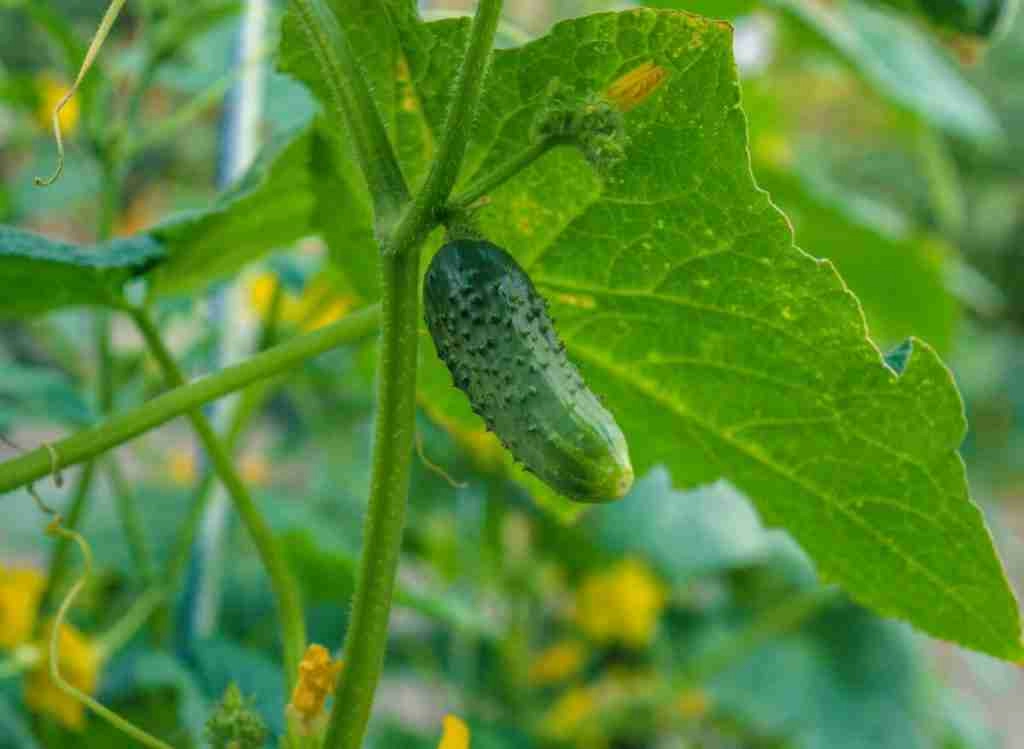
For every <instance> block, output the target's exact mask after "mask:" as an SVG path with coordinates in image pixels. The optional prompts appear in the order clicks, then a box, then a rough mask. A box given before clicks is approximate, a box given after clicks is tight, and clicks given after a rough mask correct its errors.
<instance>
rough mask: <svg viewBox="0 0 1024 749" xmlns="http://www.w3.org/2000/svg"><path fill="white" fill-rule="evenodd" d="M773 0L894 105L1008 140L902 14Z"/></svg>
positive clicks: (981, 138) (944, 125)
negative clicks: (903, 18) (831, 48)
mask: <svg viewBox="0 0 1024 749" xmlns="http://www.w3.org/2000/svg"><path fill="white" fill-rule="evenodd" d="M773 2H774V3H775V4H776V5H777V6H778V7H779V8H781V9H782V10H784V11H785V12H786V13H787V14H788V15H789V16H790V17H792V18H794V19H796V20H798V21H799V22H800V23H801V24H803V25H804V26H805V27H806V28H807V29H809V30H810V31H812V32H813V33H814V34H816V35H817V36H819V37H820V38H821V39H823V40H824V41H826V42H828V44H830V45H831V46H832V47H833V48H834V49H835V50H836V51H837V52H838V53H839V54H840V55H841V56H842V57H843V58H845V59H846V61H847V62H848V63H849V64H850V65H851V66H852V67H853V69H854V70H856V71H857V72H858V73H860V74H861V75H862V76H864V78H866V79H867V80H868V81H869V82H870V83H872V84H873V85H874V86H875V88H877V89H878V91H879V92H880V93H881V94H882V95H884V96H885V97H887V98H888V99H889V100H890V101H892V102H893V103H894V104H896V105H898V106H900V107H904V108H906V109H909V110H910V111H912V112H914V113H916V114H917V115H919V116H920V117H923V118H924V119H925V120H927V121H928V122H930V123H931V124H933V125H935V126H936V127H938V128H940V129H941V130H944V131H946V132H948V133H951V134H954V135H958V136H961V137H963V138H968V139H970V140H974V141H977V142H980V143H991V142H994V141H997V140H998V139H1000V138H1001V137H1002V130H1001V128H1000V126H999V123H998V121H997V120H996V119H995V115H993V114H992V111H991V110H990V109H989V107H988V105H987V104H986V103H985V100H984V99H982V98H981V96H980V94H978V92H977V91H976V90H975V89H974V88H973V87H971V85H970V84H969V83H967V81H966V80H965V79H964V77H963V76H962V75H961V74H960V72H959V71H958V70H957V68H956V66H955V64H954V63H953V61H952V60H951V59H950V58H949V56H948V55H946V54H944V53H943V52H941V51H940V50H939V49H938V48H937V47H936V45H935V44H934V43H933V42H932V41H931V40H930V39H929V38H928V36H927V35H926V34H925V33H924V32H923V31H920V30H918V29H916V28H914V26H912V25H911V24H909V23H908V22H906V21H904V20H902V19H901V18H900V17H899V16H897V15H896V14H894V13H892V12H890V11H887V10H882V9H878V8H872V7H870V6H868V5H865V4H864V3H862V2H860V0H846V1H845V2H842V3H835V4H825V3H819V2H813V1H812V0H773Z"/></svg>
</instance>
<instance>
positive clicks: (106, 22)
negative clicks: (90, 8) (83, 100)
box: [35, 0, 126, 187]
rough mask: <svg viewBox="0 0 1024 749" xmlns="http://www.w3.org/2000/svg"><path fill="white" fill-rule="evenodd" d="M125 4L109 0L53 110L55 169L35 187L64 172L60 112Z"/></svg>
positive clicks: (93, 60) (56, 177)
mask: <svg viewBox="0 0 1024 749" xmlns="http://www.w3.org/2000/svg"><path fill="white" fill-rule="evenodd" d="M125 2H126V0H111V3H110V5H109V6H107V11H106V13H104V14H103V19H102V20H101V21H100V25H99V28H98V29H96V34H95V35H94V36H93V38H92V42H90V44H89V49H88V50H87V51H86V53H85V59H83V60H82V66H81V67H80V68H79V69H78V76H77V77H76V78H75V82H74V83H73V84H72V85H71V88H69V89H68V91H67V93H66V94H64V96H62V97H61V99H60V101H59V102H57V106H56V107H54V108H53V137H54V139H55V140H56V141H57V168H56V169H55V170H54V172H53V174H51V175H50V176H49V177H36V178H35V183H36V186H37V187H49V186H50V185H52V184H53V183H54V182H56V181H57V180H58V179H60V175H61V174H63V172H64V134H63V133H62V132H61V127H60V113H61V110H63V109H64V106H65V105H66V104H67V103H68V102H69V101H71V98H72V97H73V96H74V95H75V94H76V93H77V92H78V89H79V87H80V86H81V85H82V81H83V80H84V79H85V76H86V74H87V73H88V72H89V70H90V68H92V64H93V63H94V62H95V61H96V56H97V55H98V54H99V52H100V48H101V47H103V43H104V42H105V41H106V40H107V36H108V35H109V34H110V29H111V28H113V26H114V22H115V21H116V20H117V17H118V15H120V13H121V9H122V8H123V7H124V4H125Z"/></svg>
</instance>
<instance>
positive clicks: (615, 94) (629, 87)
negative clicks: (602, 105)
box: [605, 62, 668, 112]
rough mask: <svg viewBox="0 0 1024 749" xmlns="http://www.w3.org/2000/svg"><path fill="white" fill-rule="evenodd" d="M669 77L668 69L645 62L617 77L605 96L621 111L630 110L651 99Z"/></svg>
mask: <svg viewBox="0 0 1024 749" xmlns="http://www.w3.org/2000/svg"><path fill="white" fill-rule="evenodd" d="M667 77H668V70H666V69H665V68H663V67H661V66H660V65H655V64H654V63H653V62H645V63H644V64H643V65H640V66H639V67H636V68H633V70H631V71H629V72H628V73H626V74H625V75H623V76H621V77H620V78H618V79H616V80H615V81H614V82H613V83H612V84H611V85H610V86H609V87H608V90H607V91H605V97H606V98H607V99H608V101H610V102H611V103H612V104H614V105H615V106H616V108H618V110H619V111H620V112H628V111H629V110H630V109H633V108H634V107H638V106H640V105H641V104H642V103H643V102H645V101H646V100H647V99H649V98H650V96H651V94H653V93H654V92H655V91H656V90H657V89H658V88H659V87H660V86H661V84H662V83H664V82H665V79H666V78H667Z"/></svg>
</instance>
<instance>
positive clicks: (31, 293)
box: [0, 226, 165, 318]
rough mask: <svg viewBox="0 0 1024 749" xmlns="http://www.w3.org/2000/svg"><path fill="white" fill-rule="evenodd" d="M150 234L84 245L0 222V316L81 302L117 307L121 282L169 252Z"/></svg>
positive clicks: (143, 270) (81, 303) (37, 311)
mask: <svg viewBox="0 0 1024 749" xmlns="http://www.w3.org/2000/svg"><path fill="white" fill-rule="evenodd" d="M164 254H165V253H164V248H163V247H162V246H161V244H160V243H159V242H157V241H154V240H153V239H151V238H150V237H147V236H138V237H133V238H131V239H121V240H115V241H112V242H108V243H106V244H103V245H100V246H98V247H95V248H84V247H80V246H77V245H72V244H67V243H65V242H58V241H55V240H51V239H47V238H46V237H43V236H40V235H38V234H32V233H30V232H27V231H22V230H20V229H15V228H13V227H10V226H0V288H2V289H3V290H4V292H3V296H2V298H0V318H12V317H26V316H31V315H39V314H43V313H45V312H50V311H51V310H55V309H59V308H61V307H70V306H76V305H97V306H117V305H118V304H120V302H121V287H122V286H123V285H124V283H125V281H127V280H128V279H129V278H131V277H132V276H136V275H139V274H141V273H144V272H146V271H147V270H149V269H150V268H152V267H153V266H154V265H156V264H157V263H159V262H160V261H161V260H162V259H163V257H164Z"/></svg>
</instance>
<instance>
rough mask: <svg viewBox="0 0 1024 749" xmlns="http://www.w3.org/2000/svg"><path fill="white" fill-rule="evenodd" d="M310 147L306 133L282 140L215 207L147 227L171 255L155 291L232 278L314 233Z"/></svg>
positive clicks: (157, 275)
mask: <svg viewBox="0 0 1024 749" xmlns="http://www.w3.org/2000/svg"><path fill="white" fill-rule="evenodd" d="M312 144H313V136H312V134H311V131H310V129H309V128H307V129H305V130H304V131H302V132H299V133H291V134H289V135H287V136H284V137H282V138H281V139H280V140H279V141H278V142H277V143H276V144H275V145H273V146H272V147H270V148H269V149H268V150H267V151H266V152H265V153H264V155H263V156H262V157H261V158H260V160H259V161H258V162H257V163H256V164H254V165H253V167H252V168H251V169H250V170H249V171H248V172H247V173H246V174H245V176H244V177H243V178H242V179H241V180H240V181H239V182H238V184H236V185H235V186H234V187H233V188H232V189H230V190H228V191H227V192H225V193H224V194H222V195H221V196H220V197H219V198H218V200H217V202H216V204H215V205H214V206H213V207H211V208H209V209H204V210H196V211H190V212H188V213H183V214H181V215H178V216H173V217H171V218H170V219H169V220H167V221H165V222H163V223H162V224H160V225H159V226H156V227H154V228H153V229H151V230H150V232H149V234H150V235H152V236H154V237H155V238H156V239H157V240H159V241H160V242H161V243H162V244H163V245H164V246H166V248H167V253H168V258H167V262H165V263H164V264H163V265H162V266H161V267H160V268H159V269H158V270H157V272H156V273H154V274H153V275H154V285H155V290H156V292H157V293H161V294H166V293H171V292H179V291H184V290H187V289H190V288H194V287H196V286H200V285H202V284H205V283H209V282H210V281H214V280H217V279H219V278H223V277H226V276H229V275H230V274H231V273H233V272H234V271H236V270H238V269H239V268H241V267H242V266H243V265H245V264H246V263H248V262H251V261H253V260H256V259H257V258H259V257H260V256H262V255H264V254H266V253H267V252H269V251H271V250H273V249H277V248H281V247H284V246H286V245H288V244H290V243H292V242H294V241H296V240H298V239H301V238H302V237H305V236H307V235H309V234H312V231H313V230H312V217H313V209H314V205H315V198H314V194H313V178H312V166H311V158H312Z"/></svg>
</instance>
